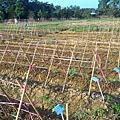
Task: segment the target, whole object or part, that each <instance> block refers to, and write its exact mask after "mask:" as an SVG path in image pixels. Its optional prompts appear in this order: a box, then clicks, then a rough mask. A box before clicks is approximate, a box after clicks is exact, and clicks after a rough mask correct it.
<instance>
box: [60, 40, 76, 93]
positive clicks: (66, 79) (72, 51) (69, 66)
mask: <svg viewBox="0 0 120 120" xmlns="http://www.w3.org/2000/svg"><path fill="white" fill-rule="evenodd" d="M76 45H77V42H76V43H75V45H74V49H73V51H72V55H71V59H70V62H69V66H68V69H67V73H66V76H65V80H64V84H63V89H62V93H63V92H64V89H65V85H66V81H67V77H68V72H69V70H70V66H71V63H72V59H73V56H74V52H75V48H76Z"/></svg>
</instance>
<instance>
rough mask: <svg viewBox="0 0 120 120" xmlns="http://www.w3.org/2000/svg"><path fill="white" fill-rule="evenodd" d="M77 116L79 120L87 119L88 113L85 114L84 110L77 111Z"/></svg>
mask: <svg viewBox="0 0 120 120" xmlns="http://www.w3.org/2000/svg"><path fill="white" fill-rule="evenodd" d="M76 116H77V120H81V118H84V120H85V118H86V115H85V113H84V112H81V111H80V112H77V113H76Z"/></svg>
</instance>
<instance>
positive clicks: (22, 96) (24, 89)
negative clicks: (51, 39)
mask: <svg viewBox="0 0 120 120" xmlns="http://www.w3.org/2000/svg"><path fill="white" fill-rule="evenodd" d="M38 44H39V42H38V43H37V44H36V48H35V50H34V55H33V58H32V61H31V64H30V66H29V69H28V72H27V75H26V81H25V85H24V88H23V92H22V95H21V100H20V103H19V108H18V111H17V115H16V120H18V117H19V113H20V109H21V105H22V102H23V98H24V94H25V92H26V87H27V82H28V77H29V73H30V71H31V70H32V68H31V67H32V65H33V61H34V58H35V53H36V51H37V47H38ZM41 120H42V119H41Z"/></svg>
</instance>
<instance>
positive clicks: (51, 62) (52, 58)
mask: <svg viewBox="0 0 120 120" xmlns="http://www.w3.org/2000/svg"><path fill="white" fill-rule="evenodd" d="M57 46H58V44H57V41H56V43H55V49H54V51H53V54H52V57H51V61H50V66H49V69H48V74H47V77H46V80H45V84H44V85H45V86H46V85H47V81H48V78H49V75H50V70H51V67H52V64H53V60H54V56H55V53H56V49H57Z"/></svg>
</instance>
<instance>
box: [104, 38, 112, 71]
mask: <svg viewBox="0 0 120 120" xmlns="http://www.w3.org/2000/svg"><path fill="white" fill-rule="evenodd" d="M110 48H111V39H110V42H109V48H108V52H107V58H106V62H105V69H106V67H107V63H108V57H109V54H110Z"/></svg>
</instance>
